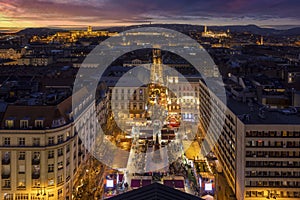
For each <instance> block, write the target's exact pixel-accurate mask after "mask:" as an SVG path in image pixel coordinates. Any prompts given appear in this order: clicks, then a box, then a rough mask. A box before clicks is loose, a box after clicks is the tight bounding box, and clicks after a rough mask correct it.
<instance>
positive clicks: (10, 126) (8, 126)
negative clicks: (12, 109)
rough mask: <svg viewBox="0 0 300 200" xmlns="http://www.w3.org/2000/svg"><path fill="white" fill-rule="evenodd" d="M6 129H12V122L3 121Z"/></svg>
mask: <svg viewBox="0 0 300 200" xmlns="http://www.w3.org/2000/svg"><path fill="white" fill-rule="evenodd" d="M5 127H6V128H13V127H14V120H6V121H5Z"/></svg>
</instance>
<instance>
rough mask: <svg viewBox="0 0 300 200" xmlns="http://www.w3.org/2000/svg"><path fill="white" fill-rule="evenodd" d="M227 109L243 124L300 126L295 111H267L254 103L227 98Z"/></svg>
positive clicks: (298, 115) (299, 117)
mask: <svg viewBox="0 0 300 200" xmlns="http://www.w3.org/2000/svg"><path fill="white" fill-rule="evenodd" d="M227 106H228V108H229V109H230V110H231V111H232V112H233V113H235V114H236V115H237V116H238V117H239V119H240V120H242V121H243V122H244V123H245V124H294V125H300V114H299V113H295V111H296V110H295V109H293V108H286V109H269V108H267V107H264V106H263V105H258V104H256V103H243V102H240V101H237V100H235V99H233V98H232V97H229V98H227Z"/></svg>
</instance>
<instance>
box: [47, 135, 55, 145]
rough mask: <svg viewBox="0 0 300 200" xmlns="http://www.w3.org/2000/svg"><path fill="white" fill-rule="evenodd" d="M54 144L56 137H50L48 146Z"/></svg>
mask: <svg viewBox="0 0 300 200" xmlns="http://www.w3.org/2000/svg"><path fill="white" fill-rule="evenodd" d="M53 144H54V137H48V145H53Z"/></svg>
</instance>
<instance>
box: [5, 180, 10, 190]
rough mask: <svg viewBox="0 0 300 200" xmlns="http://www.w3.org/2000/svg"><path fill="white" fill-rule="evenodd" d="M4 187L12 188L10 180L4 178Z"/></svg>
mask: <svg viewBox="0 0 300 200" xmlns="http://www.w3.org/2000/svg"><path fill="white" fill-rule="evenodd" d="M4 187H5V188H10V180H4Z"/></svg>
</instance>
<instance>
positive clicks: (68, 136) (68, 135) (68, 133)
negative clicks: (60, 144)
mask: <svg viewBox="0 0 300 200" xmlns="http://www.w3.org/2000/svg"><path fill="white" fill-rule="evenodd" d="M66 136H67V139H69V138H70V137H71V135H70V132H69V131H68V132H67V134H66Z"/></svg>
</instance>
